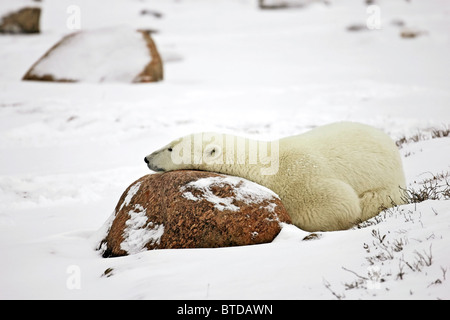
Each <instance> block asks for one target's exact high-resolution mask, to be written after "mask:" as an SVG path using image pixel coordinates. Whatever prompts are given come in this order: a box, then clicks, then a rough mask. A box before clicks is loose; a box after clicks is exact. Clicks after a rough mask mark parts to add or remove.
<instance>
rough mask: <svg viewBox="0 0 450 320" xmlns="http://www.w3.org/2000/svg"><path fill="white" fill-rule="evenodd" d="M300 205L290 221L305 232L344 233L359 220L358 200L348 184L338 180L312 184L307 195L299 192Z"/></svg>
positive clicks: (294, 209)
mask: <svg viewBox="0 0 450 320" xmlns="http://www.w3.org/2000/svg"><path fill="white" fill-rule="evenodd" d="M298 197H302V198H303V199H302V200H303V201H301V203H302V205H301V207H298V208H292V210H289V209H288V211H292V212H293V214H292V216H291V218H292V221H293V223H294V224H296V225H297V226H298V227H300V228H301V229H303V230H305V231H310V232H312V231H334V230H345V229H348V228H351V227H352V226H353V225H355V224H356V223H358V222H359V221H360V220H361V214H362V212H361V206H360V199H359V197H358V195H357V194H356V192H355V190H354V189H353V188H352V187H351V186H350V185H349V184H347V183H345V182H343V181H341V180H337V179H323V180H322V181H321V182H320V183H318V181H315V183H314V188H311V189H310V190H309V192H304V191H303V192H299V194H298Z"/></svg>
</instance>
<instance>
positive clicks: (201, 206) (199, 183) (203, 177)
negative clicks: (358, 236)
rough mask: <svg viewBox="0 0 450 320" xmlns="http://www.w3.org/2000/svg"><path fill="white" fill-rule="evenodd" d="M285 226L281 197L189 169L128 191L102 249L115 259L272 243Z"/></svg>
mask: <svg viewBox="0 0 450 320" xmlns="http://www.w3.org/2000/svg"><path fill="white" fill-rule="evenodd" d="M281 222H286V223H290V222H291V221H290V218H289V215H288V214H287V212H286V209H285V208H284V206H283V204H282V203H281V201H280V199H279V198H278V196H276V195H275V194H274V193H273V192H272V191H270V190H268V189H267V188H264V187H262V186H260V185H257V184H255V183H253V182H250V181H247V180H245V179H242V178H238V177H233V176H227V175H223V174H216V173H211V172H204V171H189V170H182V171H172V172H167V173H163V174H150V175H146V176H144V177H142V178H140V179H139V180H137V181H135V182H134V183H133V184H131V185H130V186H129V187H128V188H127V189H126V190H125V192H124V193H123V195H122V197H121V198H120V200H119V203H118V204H117V206H116V209H115V212H114V214H113V216H112V217H111V220H110V221H109V222H107V224H108V225H107V234H106V236H105V237H104V238H103V240H102V241H101V243H100V246H99V249H101V250H103V256H104V257H112V256H123V255H128V254H133V253H137V252H140V251H145V250H152V249H169V248H216V247H229V246H240V245H251V244H260V243H267V242H271V241H272V240H273V239H274V238H275V237H276V236H277V234H278V233H279V232H280V230H281V225H280V223H281Z"/></svg>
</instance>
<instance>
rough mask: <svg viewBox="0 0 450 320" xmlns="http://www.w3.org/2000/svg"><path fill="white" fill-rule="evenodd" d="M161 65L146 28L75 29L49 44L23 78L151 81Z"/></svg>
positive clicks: (157, 78)
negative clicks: (50, 45) (56, 41)
mask: <svg viewBox="0 0 450 320" xmlns="http://www.w3.org/2000/svg"><path fill="white" fill-rule="evenodd" d="M162 79H163V65H162V60H161V57H160V55H159V53H158V50H157V48H156V45H155V43H154V42H153V40H152V38H151V36H150V32H149V31H144V30H135V29H133V28H128V27H111V28H102V29H96V30H86V31H80V32H75V33H72V34H69V35H67V36H65V37H64V38H63V39H62V40H60V41H59V42H58V43H56V44H55V45H54V46H53V47H52V48H50V49H49V50H48V51H47V53H45V54H44V56H43V57H42V58H40V59H39V60H38V61H37V62H36V63H35V64H34V65H33V66H32V67H31V68H30V70H29V71H28V72H27V73H26V74H25V76H24V77H23V80H40V81H57V82H79V81H81V82H128V83H142V82H155V81H160V80H162Z"/></svg>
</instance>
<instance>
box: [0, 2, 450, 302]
mask: <svg viewBox="0 0 450 320" xmlns="http://www.w3.org/2000/svg"><path fill="white" fill-rule="evenodd" d="M328 2H329V4H328V5H326V4H324V3H323V2H320V1H317V2H312V3H310V4H309V5H308V6H304V7H302V8H292V9H286V10H281V9H279V10H259V9H257V1H253V0H216V1H210V0H195V1H194V0H182V1H167V0H153V1H127V0H96V1H92V0H89V1H88V0H46V1H43V2H41V3H40V5H41V6H42V8H43V12H42V19H43V20H42V25H41V27H42V30H43V32H42V33H41V34H38V35H1V36H0V70H1V72H0V255H1V259H0V275H1V276H0V298H2V299H17V298H19V299H25V298H31V299H51V298H58V299H94V298H114V299H130V298H131V299H167V298H169V299H301V298H303V299H337V298H342V299H344V298H345V299H421V298H422V299H438V298H439V299H450V272H449V271H447V270H450V256H449V255H448V247H449V244H450V230H449V229H450V214H449V213H450V203H449V201H448V200H427V201H425V202H422V203H418V204H410V205H404V206H400V207H398V208H395V209H391V210H388V211H386V212H385V213H382V214H381V215H380V216H379V219H378V220H373V224H369V225H367V226H366V227H365V228H361V229H357V228H355V229H352V230H346V231H340V232H328V233H320V234H319V235H320V236H319V237H309V238H312V240H309V241H303V239H304V238H305V237H307V236H308V235H309V233H307V232H304V231H302V230H300V229H298V228H296V227H293V226H288V225H285V226H284V227H283V229H282V231H281V233H280V234H279V235H278V237H277V238H276V239H275V241H274V242H272V243H270V244H264V245H254V246H245V247H234V248H220V249H182V250H154V251H146V252H139V253H136V254H132V255H129V256H126V257H121V258H109V259H104V258H102V257H101V256H100V255H99V253H98V251H96V250H95V248H96V247H97V246H98V244H99V239H98V230H99V229H100V228H102V226H103V228H104V226H105V224H107V223H108V217H110V213H111V212H113V210H114V208H115V206H116V204H117V202H118V201H119V198H120V196H121V195H122V193H123V192H124V190H125V189H126V188H127V187H128V186H129V185H130V184H131V183H132V182H133V181H136V180H137V179H138V178H139V177H141V176H143V175H145V174H148V173H149V171H148V169H147V167H146V166H145V163H144V162H143V157H144V156H145V155H147V154H149V153H151V152H152V151H154V150H157V149H159V148H160V147H161V146H163V145H165V144H167V143H168V142H169V141H172V140H174V139H176V138H179V137H181V136H185V135H187V134H190V133H192V132H210V131H218V132H224V133H231V134H235V135H242V136H246V137H250V138H254V139H261V140H272V139H277V138H280V137H283V136H287V135H293V134H299V133H302V132H306V131H307V130H309V129H311V128H313V127H315V126H319V125H323V124H326V123H330V122H334V121H342V120H347V121H359V122H363V123H366V124H369V125H373V126H375V127H378V128H381V129H383V130H384V131H386V132H387V133H388V134H390V135H391V136H392V137H393V138H394V139H399V138H401V137H403V136H406V137H407V138H408V137H412V136H413V135H416V134H417V133H419V132H420V133H422V134H425V135H426V134H428V133H429V132H430V131H431V129H432V128H439V129H443V128H445V127H447V128H448V127H449V126H450V109H449V103H450V90H449V89H450V88H449V85H450V82H449V77H448V70H450V59H448V57H449V56H450V39H449V33H448V30H449V23H450V22H449V21H450V19H449V15H450V4H449V2H448V1H447V0H432V1H418V0H415V1H404V0H389V1H388V0H379V1H377V5H379V9H380V14H381V21H380V27H381V28H379V29H373V30H369V29H365V28H363V29H361V30H360V31H348V30H347V28H348V27H349V26H351V25H363V26H364V25H366V22H367V19H369V18H370V19H371V20H370V21H372V19H373V18H376V17H372V16H370V14H368V13H367V11H366V6H365V5H364V1H363V0H347V1H332V0H329V1H328ZM5 3H7V2H6V1H1V4H0V12H2V11H3V10H2V9H4V8H3V6H4V4H5ZM5 6H6V4H5ZM69 6H78V7H79V8H80V14H81V16H80V21H81V29H82V30H97V29H98V28H110V27H116V26H119V25H128V26H132V27H134V28H144V29H155V30H158V31H159V33H156V34H154V35H153V38H154V40H155V43H156V45H157V46H158V49H159V51H160V53H161V56H162V59H163V60H164V63H165V65H164V71H165V79H164V81H162V82H159V83H151V84H139V85H137V84H134V85H133V84H124V83H101V84H99V83H72V84H61V83H59V84H58V83H39V82H30V81H27V82H22V81H21V80H20V79H21V78H22V76H23V75H24V74H25V72H26V71H27V70H28V69H29V68H30V66H31V65H32V64H33V63H34V62H36V61H37V59H39V58H40V57H41V56H42V55H43V54H44V53H45V52H46V51H47V50H48V49H49V48H50V47H51V46H53V45H54V44H55V43H56V42H57V41H59V40H60V39H61V38H62V37H63V36H65V35H67V34H70V33H72V32H73V31H76V30H73V29H71V28H69V26H70V24H69V25H68V24H67V19H68V18H72V17H71V13H67V8H68V7H69ZM142 9H151V10H154V11H157V12H160V13H162V18H159V19H158V18H156V17H153V16H149V15H141V14H140V12H141V11H142ZM375 21H376V19H375ZM399 22H401V23H399ZM402 24H403V25H404V26H403V27H402V26H401V25H402ZM403 28H408V29H414V30H420V31H424V32H423V33H421V34H420V35H419V36H418V37H416V38H411V39H406V38H402V37H401V36H400V34H401V32H402V30H403ZM449 151H450V138H449V137H444V138H436V139H423V140H420V141H418V142H415V141H410V142H408V143H407V144H405V145H403V146H402V148H401V150H400V153H401V155H402V159H403V163H404V168H405V173H406V177H407V182H408V185H409V186H412V187H414V188H420V187H421V186H422V185H423V181H424V180H426V179H430V178H431V176H432V175H437V174H439V173H446V172H449V171H450V162H449V158H448V154H449ZM439 183H441V184H445V181H444V180H440V181H439ZM132 194H133V193H132V192H131V193H130V197H131V196H132ZM133 211H134V212H135V214H136V217H139V215H140V213H142V211H140V210H138V208H134V210H133ZM136 222H137V221H136ZM130 227H131V225H130ZM153 230H155V238H154V239H157V238H158V235H159V234H160V233H161V232H162V226H159V227H157V226H153ZM399 247H401V248H402V249H401V250H400V251H395V250H399ZM136 248H137V247H136ZM394 249H395V250H394ZM377 256H378V258H377ZM428 257H431V264H430V265H428V264H429V258H428ZM382 259H384V260H382ZM106 270H109V272H105V271H106ZM419 270H420V271H419Z"/></svg>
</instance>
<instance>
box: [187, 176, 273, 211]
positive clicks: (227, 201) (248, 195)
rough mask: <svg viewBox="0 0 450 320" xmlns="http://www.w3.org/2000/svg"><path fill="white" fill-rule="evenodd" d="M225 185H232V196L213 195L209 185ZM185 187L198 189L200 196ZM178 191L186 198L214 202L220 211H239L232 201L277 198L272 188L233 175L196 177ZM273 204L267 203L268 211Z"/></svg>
mask: <svg viewBox="0 0 450 320" xmlns="http://www.w3.org/2000/svg"><path fill="white" fill-rule="evenodd" d="M225 185H229V186H231V187H232V189H233V196H232V197H220V196H217V195H215V194H214V193H213V192H212V190H211V187H214V186H219V187H223V186H225ZM186 189H196V190H199V191H200V192H201V196H195V195H193V194H192V192H190V191H186ZM180 192H182V193H183V194H182V196H183V197H184V198H186V199H188V200H192V201H201V200H206V201H208V202H210V203H212V204H214V207H215V208H216V209H217V210H220V211H223V210H230V211H235V212H236V211H239V209H240V208H239V207H238V206H236V205H234V204H233V202H234V201H242V202H244V203H245V204H259V203H262V202H264V201H268V200H269V201H270V200H272V199H274V198H278V199H279V197H278V195H277V194H275V193H274V192H273V191H272V190H270V189H268V188H266V187H263V186H261V185H258V184H256V183H254V182H251V181H248V180H246V179H243V178H239V177H233V176H225V177H208V178H202V179H198V180H195V181H192V182H189V183H188V184H186V185H184V186H182V187H181V188H180ZM274 205H275V204H274V203H269V204H268V205H267V208H268V210H269V211H270V212H273V211H274V210H275V207H274Z"/></svg>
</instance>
